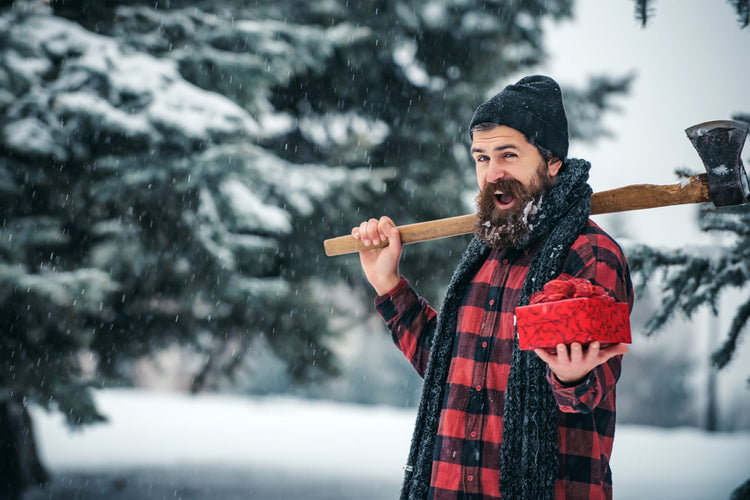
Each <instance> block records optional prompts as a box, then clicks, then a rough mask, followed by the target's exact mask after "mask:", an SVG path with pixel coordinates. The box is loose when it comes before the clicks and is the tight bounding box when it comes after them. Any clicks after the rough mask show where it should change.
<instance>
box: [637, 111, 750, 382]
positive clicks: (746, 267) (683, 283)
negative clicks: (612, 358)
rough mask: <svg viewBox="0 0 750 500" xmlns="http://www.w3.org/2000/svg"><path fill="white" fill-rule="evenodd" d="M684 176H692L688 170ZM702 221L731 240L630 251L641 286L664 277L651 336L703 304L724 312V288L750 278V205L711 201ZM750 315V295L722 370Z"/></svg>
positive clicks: (721, 352)
mask: <svg viewBox="0 0 750 500" xmlns="http://www.w3.org/2000/svg"><path fill="white" fill-rule="evenodd" d="M734 119H735V120H739V121H744V122H747V123H748V124H750V116H748V115H736V116H734ZM678 174H680V175H683V176H687V175H688V173H687V172H678ZM698 224H699V227H700V228H701V230H703V231H706V232H711V233H715V234H717V235H722V236H727V235H728V236H731V238H729V239H727V238H716V241H717V244H715V245H712V246H711V248H707V249H700V248H695V247H688V248H678V249H674V250H664V249H658V248H651V247H649V246H647V245H639V246H636V247H634V248H633V249H631V250H630V251H629V252H628V260H629V262H630V265H631V267H632V270H633V274H634V276H636V277H637V279H638V284H639V287H640V288H641V289H643V288H644V287H645V286H646V285H647V284H648V283H651V282H652V281H653V279H654V277H655V276H660V279H658V283H659V288H660V289H661V291H662V298H661V307H660V308H659V309H658V310H657V311H656V313H655V314H654V315H653V316H652V317H651V319H650V320H649V321H648V322H647V323H646V325H645V330H644V331H645V333H646V334H649V335H650V334H653V333H655V332H657V331H659V330H660V329H661V328H663V327H664V326H665V325H666V324H667V322H668V321H669V320H670V319H671V318H672V317H673V316H674V315H675V314H677V313H682V314H684V315H685V316H686V317H688V318H690V317H691V316H692V315H693V314H694V313H695V312H696V311H697V310H699V309H700V307H701V306H707V307H709V308H710V311H711V312H712V313H713V314H718V310H717V303H718V301H719V299H720V297H721V294H722V292H725V291H726V290H729V289H737V293H738V294H740V293H742V291H741V289H742V288H743V287H744V286H745V285H746V284H747V283H748V282H749V281H750V264H748V262H750V259H749V257H750V229H749V228H750V207H749V206H748V205H747V204H744V205H736V206H728V207H714V206H713V205H711V204H706V205H703V206H702V207H701V208H700V210H699V212H698ZM727 241H728V242H727ZM723 242H727V243H723ZM748 319H750V297H748V298H747V299H746V300H745V301H744V302H743V303H742V304H740V305H739V307H738V309H737V311H735V313H734V317H733V319H732V324H731V326H730V327H729V331H728V332H727V335H726V340H725V341H724V342H723V344H722V345H721V347H720V348H719V349H718V350H717V351H716V352H714V353H713V354H712V356H711V358H712V361H713V364H714V365H715V366H716V367H717V368H718V369H722V368H724V367H726V366H727V365H728V364H729V362H730V361H731V360H732V357H733V356H734V355H735V354H736V350H737V346H738V341H739V339H740V336H741V335H742V334H743V331H744V329H745V326H746V325H747V323H748ZM748 383H750V379H748Z"/></svg>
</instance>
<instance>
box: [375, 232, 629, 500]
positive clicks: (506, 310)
mask: <svg viewBox="0 0 750 500" xmlns="http://www.w3.org/2000/svg"><path fill="white" fill-rule="evenodd" d="M535 251H536V248H531V249H526V250H520V251H519V250H502V249H499V250H493V251H492V252H491V253H490V255H489V256H488V258H487V260H486V262H485V263H484V264H483V266H482V267H481V269H480V270H479V272H478V273H477V274H476V276H475V277H474V279H473V280H472V283H471V285H470V286H469V289H468V291H467V294H466V296H465V297H464V299H463V303H462V305H461V307H460V308H459V312H458V324H457V332H456V334H457V338H456V342H455V344H454V350H453V357H452V360H451V365H450V369H449V373H448V380H447V387H446V392H445V398H444V401H443V408H442V411H441V415H440V424H439V428H438V435H437V438H436V444H435V453H434V458H433V466H432V478H431V486H430V498H434V499H459V498H461V499H479V498H482V499H491V498H500V493H499V483H500V446H501V444H502V438H503V407H504V402H505V391H506V387H507V384H508V372H509V370H510V361H511V352H512V347H513V337H514V334H515V328H514V310H515V307H516V305H518V301H519V298H520V295H521V289H522V286H523V282H524V279H525V278H526V274H527V273H528V269H529V265H530V263H531V260H532V258H533V256H534V252H535ZM562 272H564V273H567V274H570V275H572V276H575V277H580V278H586V279H589V280H591V281H592V282H593V283H594V284H595V285H599V286H602V287H604V288H605V289H607V290H608V291H609V292H610V293H611V294H612V295H613V296H614V297H615V299H616V300H617V301H618V302H624V303H627V304H629V306H630V307H631V309H632V305H633V290H632V285H631V282H630V276H629V271H628V266H627V261H626V259H625V256H624V255H623V253H622V251H621V249H620V248H619V246H618V245H617V244H616V243H615V242H614V241H613V240H612V239H611V238H610V237H609V236H608V235H607V234H606V233H604V232H603V231H602V230H601V229H600V228H599V227H598V226H597V225H596V224H595V223H593V222H592V221H591V220H589V223H588V225H587V227H586V229H585V230H584V232H583V234H581V235H580V236H579V237H578V239H577V240H576V241H575V243H574V244H573V246H572V248H571V250H570V253H569V255H568V257H567V259H566V261H565V264H564V268H563V271H562ZM375 302H376V306H377V308H378V311H379V313H380V314H381V316H382V317H383V319H384V320H385V321H386V322H387V325H388V327H389V328H390V330H391V333H392V336H393V340H394V342H395V343H396V345H397V346H398V347H399V349H400V350H401V351H402V352H403V353H404V355H405V356H406V358H407V359H408V360H409V361H410V362H411V364H412V365H413V366H414V368H415V369H416V370H417V372H419V374H420V375H421V376H424V373H425V370H426V368H427V361H428V359H429V356H430V345H431V341H432V334H433V332H434V330H435V324H436V320H437V313H436V311H435V310H434V309H433V308H432V307H430V306H429V305H428V304H427V302H426V301H425V300H424V299H422V298H421V297H419V296H417V294H416V293H415V292H414V290H413V289H412V288H411V286H409V284H408V283H407V281H406V280H405V279H403V278H402V280H401V282H400V283H399V285H398V286H397V287H396V288H394V289H393V290H391V291H390V292H389V293H387V294H385V295H383V296H380V297H378V298H377V299H376V301H375ZM620 367H621V356H617V357H614V358H612V359H610V360H609V361H608V362H607V363H605V364H603V365H600V366H598V367H597V368H595V369H594V370H592V371H591V373H590V374H589V375H588V376H587V377H586V378H585V379H584V380H583V381H582V382H581V383H579V384H577V385H575V386H566V385H564V384H562V383H560V382H559V381H558V380H557V379H556V378H555V376H554V375H553V374H552V372H551V371H549V370H548V371H547V379H548V381H549V383H550V385H551V387H552V391H553V394H554V397H555V400H556V401H557V404H558V408H559V412H558V416H559V426H558V439H559V463H560V469H559V473H558V479H557V482H556V485H555V498H559V499H562V498H567V499H575V498H581V499H598V498H605V499H608V498H611V497H612V477H611V472H610V468H609V458H610V455H611V452H612V442H613V438H614V430H615V383H616V381H617V379H618V378H619V375H620Z"/></svg>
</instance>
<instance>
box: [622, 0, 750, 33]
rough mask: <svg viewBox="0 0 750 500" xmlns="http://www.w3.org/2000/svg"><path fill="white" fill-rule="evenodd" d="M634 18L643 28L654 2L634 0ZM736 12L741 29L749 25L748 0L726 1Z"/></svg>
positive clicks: (749, 5) (749, 0)
mask: <svg viewBox="0 0 750 500" xmlns="http://www.w3.org/2000/svg"><path fill="white" fill-rule="evenodd" d="M634 2H635V18H636V19H638V20H639V21H640V22H641V24H642V25H643V26H644V27H645V26H646V25H647V24H648V21H649V19H650V18H651V17H652V16H653V15H654V13H655V12H656V7H655V6H654V4H656V0H634ZM727 2H728V3H730V4H732V7H733V8H734V10H735V11H736V12H737V21H738V22H739V24H740V26H741V27H742V28H745V27H747V26H748V25H750V0H727Z"/></svg>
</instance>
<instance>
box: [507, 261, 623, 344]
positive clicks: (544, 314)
mask: <svg viewBox="0 0 750 500" xmlns="http://www.w3.org/2000/svg"><path fill="white" fill-rule="evenodd" d="M516 327H517V330H518V345H519V347H520V348H521V349H525V350H530V349H536V348H543V349H555V348H556V346H557V345H558V344H566V345H570V344H572V343H574V342H579V343H581V344H582V345H587V344H589V343H591V342H594V341H598V342H600V343H601V345H602V346H604V345H607V344H617V343H628V344H629V343H630V342H631V338H630V314H629V309H628V305H627V304H623V303H619V302H615V300H614V298H613V297H611V296H610V295H609V294H608V293H607V291H606V290H605V289H604V288H602V287H600V286H596V285H594V284H592V283H591V282H590V281H588V280H585V279H581V278H573V277H572V276H570V275H567V274H562V275H561V276H560V277H559V278H557V279H555V280H552V281H550V282H549V283H547V284H546V285H544V288H543V289H542V290H541V291H540V292H537V293H535V294H533V295H532V296H531V297H530V298H529V305H528V306H520V307H517V308H516Z"/></svg>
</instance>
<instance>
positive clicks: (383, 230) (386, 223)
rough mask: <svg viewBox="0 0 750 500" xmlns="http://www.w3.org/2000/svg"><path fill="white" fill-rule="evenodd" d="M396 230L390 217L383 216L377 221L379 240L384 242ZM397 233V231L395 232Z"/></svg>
mask: <svg viewBox="0 0 750 500" xmlns="http://www.w3.org/2000/svg"><path fill="white" fill-rule="evenodd" d="M394 229H396V224H394V223H393V221H392V220H391V218H390V217H387V216H385V215H384V216H383V217H381V218H380V220H379V221H378V232H379V233H380V239H381V240H383V241H385V240H388V239H390V237H391V235H392V234H393V232H394ZM395 232H396V233H398V231H395Z"/></svg>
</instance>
